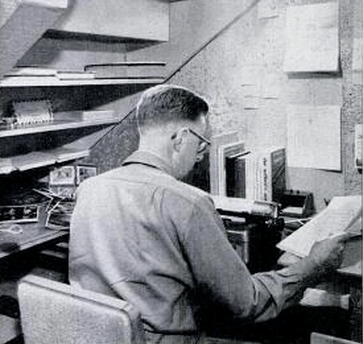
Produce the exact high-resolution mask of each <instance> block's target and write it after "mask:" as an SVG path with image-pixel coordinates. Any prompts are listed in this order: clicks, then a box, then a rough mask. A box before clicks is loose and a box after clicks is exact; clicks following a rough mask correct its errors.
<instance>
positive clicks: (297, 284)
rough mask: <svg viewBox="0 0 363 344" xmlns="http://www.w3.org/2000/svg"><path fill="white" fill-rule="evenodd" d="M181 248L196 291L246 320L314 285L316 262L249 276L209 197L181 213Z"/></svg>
mask: <svg viewBox="0 0 363 344" xmlns="http://www.w3.org/2000/svg"><path fill="white" fill-rule="evenodd" d="M183 223H184V226H187V227H188V228H185V232H184V233H185V237H184V240H183V247H184V249H185V254H186V256H187V259H188V261H189V265H190V267H191V269H192V272H193V276H194V278H195V280H196V284H197V286H198V288H199V289H201V290H203V293H206V294H208V295H209V296H211V297H212V298H213V299H214V301H216V302H218V303H220V304H221V305H223V306H226V307H227V308H228V309H229V310H230V311H232V312H233V314H234V315H235V316H236V317H238V318H241V319H244V320H253V321H265V320H268V319H271V318H274V317H276V316H277V315H278V314H279V313H280V311H281V310H282V309H284V308H286V307H288V306H290V305H293V304H295V303H296V302H297V301H298V300H299V299H300V298H301V297H302V295H303V291H304V290H305V288H306V287H307V286H309V285H312V284H314V283H315V282H314V278H313V276H314V273H315V270H316V268H315V266H313V264H312V263H311V262H310V261H309V260H308V259H302V260H301V261H299V262H298V263H296V264H294V265H291V266H289V267H287V268H284V269H281V270H278V271H270V272H264V273H256V274H254V275H251V273H250V272H249V270H248V268H247V267H246V265H245V264H244V262H243V261H242V259H241V258H240V257H239V256H238V254H237V253H236V251H235V250H234V249H233V247H232V245H231V244H230V243H229V241H228V239H227V236H226V231H225V228H224V225H223V222H222V220H221V218H220V216H219V215H218V213H217V212H216V210H215V208H214V206H213V203H212V201H209V200H207V201H206V202H205V204H203V205H194V206H193V209H192V210H191V211H190V212H189V214H188V212H187V213H185V217H184V221H183Z"/></svg>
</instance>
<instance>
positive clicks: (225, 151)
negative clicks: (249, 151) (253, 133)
mask: <svg viewBox="0 0 363 344" xmlns="http://www.w3.org/2000/svg"><path fill="white" fill-rule="evenodd" d="M244 150H245V149H244V142H243V141H236V142H232V143H227V144H224V145H220V146H219V147H218V161H217V163H218V172H219V173H218V195H221V196H226V195H227V186H226V182H227V178H228V177H227V174H229V172H227V166H226V163H227V164H228V162H227V159H228V158H229V159H235V158H236V157H237V156H239V155H240V154H243V153H244ZM233 173H234V172H233Z"/></svg>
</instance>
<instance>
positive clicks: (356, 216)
mask: <svg viewBox="0 0 363 344" xmlns="http://www.w3.org/2000/svg"><path fill="white" fill-rule="evenodd" d="M345 231H346V232H349V233H351V235H352V236H355V235H361V234H362V196H361V195H354V196H339V197H334V198H333V199H332V200H331V201H330V203H329V205H328V206H327V207H326V208H325V209H324V210H323V211H322V212H320V213H319V214H318V215H316V216H315V217H314V218H313V219H312V220H310V221H309V222H308V223H306V224H305V225H303V226H302V227H300V228H299V229H298V230H296V231H295V232H293V233H292V234H290V235H289V236H288V237H286V238H285V239H284V240H282V241H280V243H278V244H277V247H278V248H279V249H281V250H283V251H286V252H289V253H292V254H294V255H296V256H298V257H306V256H308V255H309V252H310V249H311V247H312V246H313V244H314V243H315V242H317V241H320V240H323V239H325V238H328V237H330V236H332V235H336V234H339V233H343V232H345Z"/></svg>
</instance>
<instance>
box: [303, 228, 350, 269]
mask: <svg viewBox="0 0 363 344" xmlns="http://www.w3.org/2000/svg"><path fill="white" fill-rule="evenodd" d="M349 238H350V235H349V234H348V233H342V234H339V235H334V236H332V237H330V238H327V239H324V240H322V241H318V242H316V243H315V244H314V245H313V247H312V248H311V250H310V253H309V256H308V259H309V260H310V261H311V262H312V263H313V264H316V267H317V268H318V269H319V270H320V269H322V270H321V271H320V272H328V271H330V270H335V269H337V268H339V266H340V265H341V263H342V260H343V251H344V248H345V242H346V241H347V240H348V239H349Z"/></svg>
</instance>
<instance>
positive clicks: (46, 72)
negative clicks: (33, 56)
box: [4, 66, 57, 77]
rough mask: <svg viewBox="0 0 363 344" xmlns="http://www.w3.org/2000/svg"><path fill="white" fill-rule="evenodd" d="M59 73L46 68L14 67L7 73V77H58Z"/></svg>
mask: <svg viewBox="0 0 363 344" xmlns="http://www.w3.org/2000/svg"><path fill="white" fill-rule="evenodd" d="M56 75H57V71H56V70H55V69H52V68H44V67H38V66H24V67H20V66H19V67H14V68H12V69H11V70H9V71H8V72H6V73H5V75H4V76H5V77H17V76H18V77H23V76H39V77H44V76H53V77H54V76H56Z"/></svg>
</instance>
